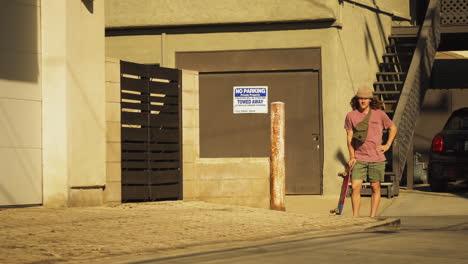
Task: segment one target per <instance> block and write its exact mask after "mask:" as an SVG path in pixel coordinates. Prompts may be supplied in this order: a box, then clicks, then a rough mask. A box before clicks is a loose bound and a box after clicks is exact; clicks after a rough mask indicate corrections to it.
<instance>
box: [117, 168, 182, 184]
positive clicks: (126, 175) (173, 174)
mask: <svg viewBox="0 0 468 264" xmlns="http://www.w3.org/2000/svg"><path fill="white" fill-rule="evenodd" d="M179 175H180V171H179V170H164V171H122V184H149V183H151V184H165V183H175V182H178V181H179V180H180V177H179Z"/></svg>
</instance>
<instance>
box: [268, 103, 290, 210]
mask: <svg viewBox="0 0 468 264" xmlns="http://www.w3.org/2000/svg"><path fill="white" fill-rule="evenodd" d="M284 116H285V115H284V103H283V102H273V103H271V115H270V121H271V123H270V126H271V131H270V132H271V133H270V208H271V209H273V210H278V211H285V209H286V208H285V206H284V198H285V194H286V181H285V174H286V173H285V172H286V169H285V168H286V167H285V151H284V149H285V120H284Z"/></svg>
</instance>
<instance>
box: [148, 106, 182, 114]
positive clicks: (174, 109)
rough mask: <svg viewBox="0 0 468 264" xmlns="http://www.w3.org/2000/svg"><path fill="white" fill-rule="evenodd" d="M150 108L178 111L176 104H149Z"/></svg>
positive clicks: (166, 111) (171, 111)
mask: <svg viewBox="0 0 468 264" xmlns="http://www.w3.org/2000/svg"><path fill="white" fill-rule="evenodd" d="M151 110H153V111H160V112H161V113H178V112H179V106H178V105H151Z"/></svg>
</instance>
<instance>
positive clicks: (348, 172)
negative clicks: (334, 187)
mask: <svg viewBox="0 0 468 264" xmlns="http://www.w3.org/2000/svg"><path fill="white" fill-rule="evenodd" d="M352 169H353V167H347V168H346V171H345V172H340V173H338V176H341V177H343V185H342V186H341V194H340V199H339V200H338V207H337V208H335V209H332V210H330V213H332V214H336V215H341V213H343V208H344V203H345V200H346V195H347V194H348V185H349V181H350V180H351V170H352Z"/></svg>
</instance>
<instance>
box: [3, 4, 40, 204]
mask: <svg viewBox="0 0 468 264" xmlns="http://www.w3.org/2000/svg"><path fill="white" fill-rule="evenodd" d="M40 19H41V18H40V1H38V0H30V1H4V2H2V8H1V9H0V32H1V34H2V41H0V57H1V58H2V59H1V60H0V127H1V129H0V168H2V172H1V173H0V206H1V205H20V204H40V203H42V164H41V163H42V154H41V147H42V139H41V126H42V124H41V119H42V111H41V105H42V95H41V70H40V60H41V45H40V38H41V35H40Z"/></svg>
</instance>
